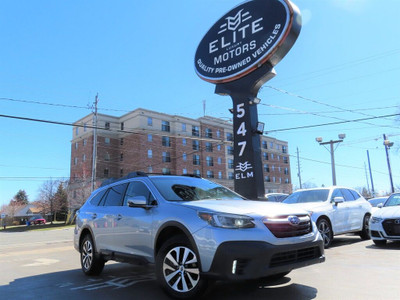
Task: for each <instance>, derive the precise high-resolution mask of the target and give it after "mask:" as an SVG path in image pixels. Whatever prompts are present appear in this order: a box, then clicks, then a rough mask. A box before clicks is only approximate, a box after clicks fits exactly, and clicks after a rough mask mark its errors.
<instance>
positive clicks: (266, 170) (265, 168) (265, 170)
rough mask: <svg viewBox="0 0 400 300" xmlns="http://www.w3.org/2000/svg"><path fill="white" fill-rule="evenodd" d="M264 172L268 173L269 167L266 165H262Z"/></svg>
mask: <svg viewBox="0 0 400 300" xmlns="http://www.w3.org/2000/svg"><path fill="white" fill-rule="evenodd" d="M264 172H269V166H268V165H267V164H265V165H264Z"/></svg>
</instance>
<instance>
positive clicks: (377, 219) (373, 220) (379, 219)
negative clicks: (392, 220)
mask: <svg viewBox="0 0 400 300" xmlns="http://www.w3.org/2000/svg"><path fill="white" fill-rule="evenodd" d="M382 220H383V219H382V218H377V217H372V218H371V223H374V224H375V223H380V222H382Z"/></svg>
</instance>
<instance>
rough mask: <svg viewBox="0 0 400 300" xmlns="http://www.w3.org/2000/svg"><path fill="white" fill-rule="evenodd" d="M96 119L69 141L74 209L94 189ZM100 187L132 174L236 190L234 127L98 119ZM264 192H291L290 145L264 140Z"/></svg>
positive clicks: (144, 114)
mask: <svg viewBox="0 0 400 300" xmlns="http://www.w3.org/2000/svg"><path fill="white" fill-rule="evenodd" d="M93 116H94V115H93V114H90V115H87V116H86V117H84V118H82V119H80V120H78V121H76V122H75V123H74V128H73V138H72V141H71V174H70V189H69V190H70V198H69V199H74V200H75V202H76V205H78V206H79V204H80V203H82V202H83V201H84V199H86V198H87V197H88V196H89V194H90V189H91V185H92V181H91V177H92V165H93V163H92V161H93V160H92V157H93V136H94V129H93ZM96 145H97V151H96V152H97V155H96V162H95V170H96V176H95V177H96V186H99V185H100V183H101V182H102V181H103V180H104V179H106V178H110V177H117V178H118V177H122V176H125V175H127V174H128V173H129V172H132V171H144V172H147V173H158V174H178V175H180V174H197V175H201V176H202V177H205V178H209V179H211V180H214V181H216V182H218V183H220V184H222V185H225V186H227V187H230V188H233V174H234V165H233V132H232V123H230V122H227V121H224V120H221V119H218V118H214V117H209V116H205V117H201V118H198V119H191V118H186V117H182V116H177V115H168V114H164V113H159V112H155V111H150V110H145V109H141V108H138V109H136V110H134V111H132V112H129V113H127V114H125V115H123V116H121V117H114V116H109V115H105V114H97V143H96ZM261 149H262V158H261V159H262V163H263V170H264V181H265V190H266V192H285V193H290V192H291V191H292V185H291V180H290V178H291V177H290V160H289V154H288V143H287V142H285V141H281V140H277V139H274V138H271V137H267V136H261Z"/></svg>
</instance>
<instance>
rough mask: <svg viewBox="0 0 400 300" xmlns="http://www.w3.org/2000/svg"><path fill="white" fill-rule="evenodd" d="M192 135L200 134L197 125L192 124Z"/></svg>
mask: <svg viewBox="0 0 400 300" xmlns="http://www.w3.org/2000/svg"><path fill="white" fill-rule="evenodd" d="M192 135H193V136H200V130H199V126H194V125H192Z"/></svg>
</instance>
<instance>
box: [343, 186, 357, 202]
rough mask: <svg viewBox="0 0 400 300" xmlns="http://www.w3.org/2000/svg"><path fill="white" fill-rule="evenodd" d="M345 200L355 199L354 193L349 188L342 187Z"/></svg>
mask: <svg viewBox="0 0 400 300" xmlns="http://www.w3.org/2000/svg"><path fill="white" fill-rule="evenodd" d="M341 191H342V193H343V196H344V200H345V201H354V200H355V199H354V196H353V194H352V193H351V192H350V191H349V190H348V189H341Z"/></svg>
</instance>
